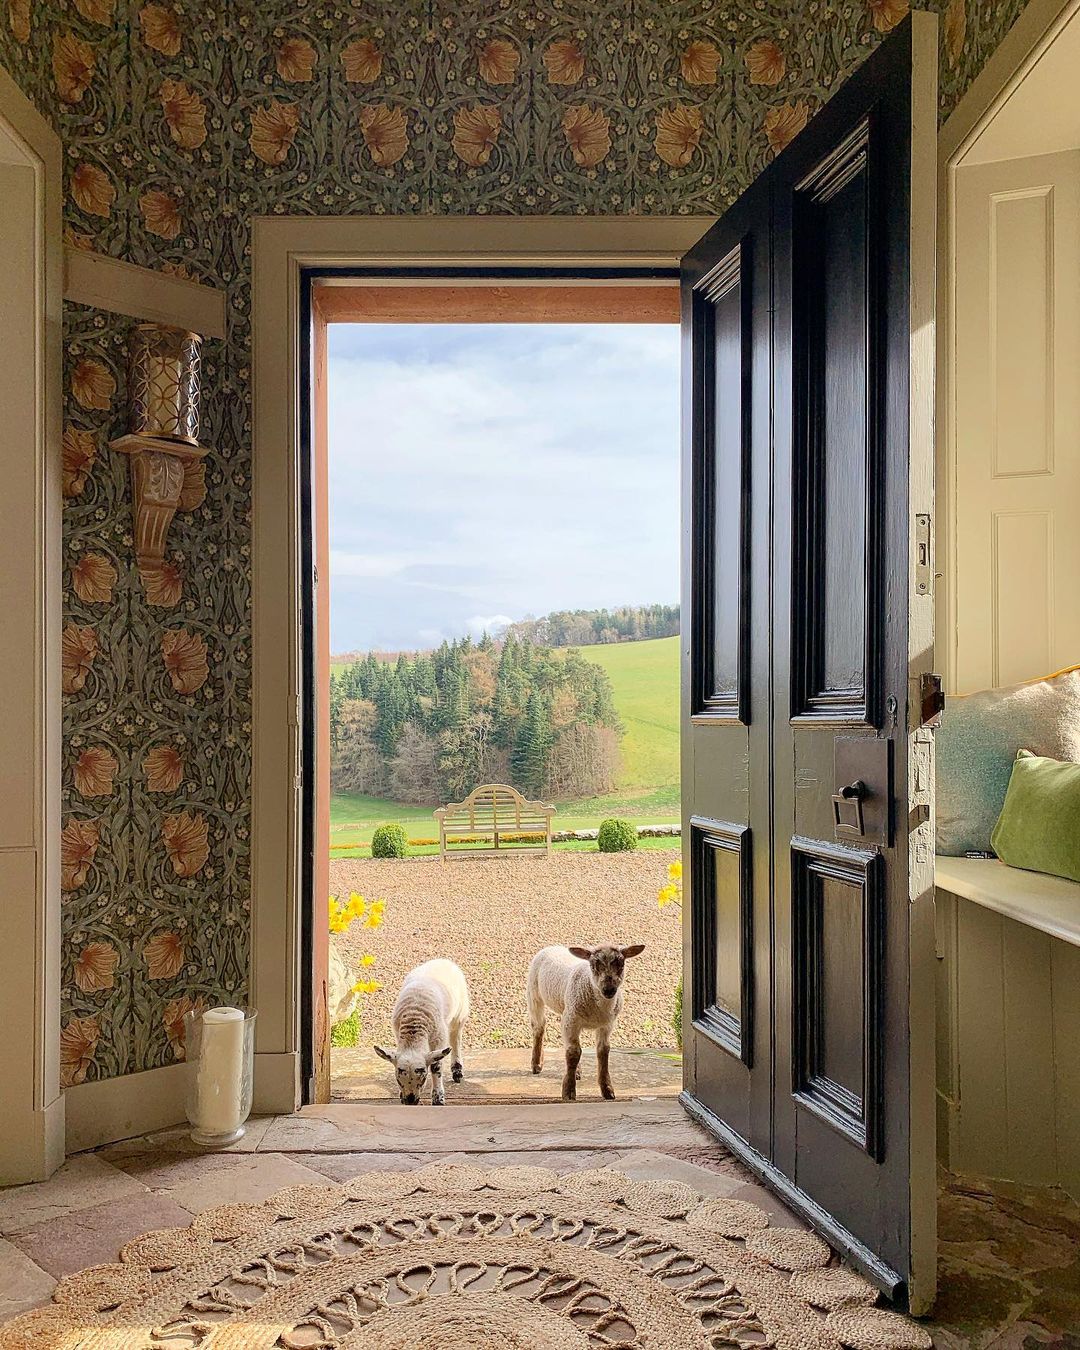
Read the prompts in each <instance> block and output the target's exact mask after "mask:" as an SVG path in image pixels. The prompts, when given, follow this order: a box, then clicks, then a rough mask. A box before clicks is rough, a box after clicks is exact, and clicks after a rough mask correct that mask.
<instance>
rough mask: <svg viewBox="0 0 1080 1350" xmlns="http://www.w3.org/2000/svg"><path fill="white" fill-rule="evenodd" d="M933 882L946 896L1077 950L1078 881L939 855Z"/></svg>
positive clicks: (1079, 921) (994, 861) (987, 860)
mask: <svg viewBox="0 0 1080 1350" xmlns="http://www.w3.org/2000/svg"><path fill="white" fill-rule="evenodd" d="M935 882H936V884H937V886H938V887H939V888H940V889H941V890H943V891H948V892H949V893H950V895H959V896H962V897H963V898H964V899H965V900H971V901H974V903H975V904H977V905H983V906H984V907H985V908H986V909H992V910H995V911H996V912H997V913H998V914H1003V915H1004V916H1005V917H1006V918H1008V919H1015V921H1016V922H1017V923H1023V924H1027V926H1028V927H1029V928H1037V929H1038V930H1039V931H1040V932H1042V933H1048V934H1049V935H1050V936H1051V937H1056V938H1060V939H1061V940H1062V942H1068V943H1071V944H1072V945H1073V946H1074V947H1080V882H1076V881H1066V880H1065V879H1064V878H1063V877H1051V876H1047V875H1046V874H1045V873H1042V872H1025V871H1022V870H1021V869H1020V868H1019V867H1007V866H1006V865H1005V863H1003V862H999V861H998V860H997V859H996V858H946V857H941V856H939V857H938V858H937V860H936V868H935Z"/></svg>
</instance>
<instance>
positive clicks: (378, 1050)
mask: <svg viewBox="0 0 1080 1350" xmlns="http://www.w3.org/2000/svg"><path fill="white" fill-rule="evenodd" d="M375 1053H376V1054H377V1055H378V1056H379V1058H380V1059H385V1060H386V1061H387V1063H388V1064H393V1062H394V1056H393V1055H392V1054H391V1053H390V1051H389V1050H384V1049H383V1048H382V1046H381V1045H377V1046H375Z"/></svg>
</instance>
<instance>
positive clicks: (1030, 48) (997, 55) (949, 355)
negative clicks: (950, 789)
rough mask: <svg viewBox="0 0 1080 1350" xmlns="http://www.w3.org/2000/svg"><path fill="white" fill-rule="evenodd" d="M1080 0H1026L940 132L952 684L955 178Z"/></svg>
mask: <svg viewBox="0 0 1080 1350" xmlns="http://www.w3.org/2000/svg"><path fill="white" fill-rule="evenodd" d="M1077 14H1080V0H1028V4H1027V6H1026V8H1025V9H1024V10H1023V12H1022V13H1021V14H1020V16H1019V18H1018V19H1017V20H1016V22H1015V23H1014V24H1013V26H1012V27H1011V28H1010V29H1009V31H1008V33H1006V35H1005V37H1004V38H1003V39H1002V41H1001V42H1000V43H999V45H998V46H997V47H996V48H995V50H994V52H993V54H992V55H991V57H990V59H989V60H988V61H987V63H986V65H985V66H983V68H982V70H981V71H980V72H979V74H978V76H977V77H976V78H975V79H974V80H973V81H972V83H971V86H970V87H969V88H968V90H967V92H966V93H965V94H964V96H963V98H962V99H961V100H960V102H959V103H958V104H957V105H956V107H955V108H954V109H953V111H952V113H951V114H950V116H949V118H948V119H947V121H946V122H945V124H944V125H943V126H942V128H941V131H940V133H939V135H938V307H937V313H938V345H937V399H938V426H939V435H938V441H937V468H936V477H937V485H936V497H937V522H936V527H935V533H936V540H935V547H936V554H937V562H938V569H939V574H940V575H939V582H938V588H937V620H936V625H935V627H936V631H937V662H938V670H939V672H940V674H941V676H942V679H943V681H944V687H945V689H946V690H949V689H951V688H952V679H953V675H954V672H955V669H956V642H957V628H956V619H957V610H956V590H955V578H956V555H955V532H954V531H953V530H952V529H951V528H950V527H951V523H952V515H951V513H952V507H953V503H954V502H955V501H956V436H957V420H956V399H955V394H954V390H955V380H954V370H955V364H956V257H955V255H956V180H957V172H958V170H959V168H960V165H961V163H962V161H963V159H964V156H965V155H966V154H967V152H968V150H970V149H971V147H972V145H973V144H974V142H975V141H976V140H977V139H978V137H979V136H980V135H981V134H982V132H983V131H984V130H985V129H986V128H987V126H989V124H990V123H991V122H992V121H993V120H994V118H995V117H996V116H997V114H998V113H999V112H1000V111H1001V109H1002V108H1003V107H1004V105H1005V104H1006V103H1007V102H1008V100H1009V98H1010V97H1011V96H1012V94H1013V93H1015V91H1016V89H1017V88H1018V87H1019V85H1020V84H1021V83H1022V82H1023V80H1024V79H1025V78H1026V77H1027V75H1028V74H1030V72H1031V71H1032V70H1033V69H1034V67H1035V66H1036V65H1037V64H1038V62H1039V61H1040V59H1041V58H1042V57H1043V56H1044V55H1045V53H1046V52H1047V50H1048V49H1049V48H1050V47H1051V46H1052V45H1053V43H1054V41H1055V40H1056V38H1057V37H1058V35H1059V34H1060V32H1061V30H1062V29H1063V28H1064V27H1065V25H1066V24H1067V23H1069V21H1070V20H1071V19H1073V18H1074V17H1075V16H1076V15H1077Z"/></svg>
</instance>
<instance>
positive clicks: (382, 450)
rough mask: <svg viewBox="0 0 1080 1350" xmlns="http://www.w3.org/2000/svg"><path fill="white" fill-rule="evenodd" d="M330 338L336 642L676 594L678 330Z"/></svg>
mask: <svg viewBox="0 0 1080 1350" xmlns="http://www.w3.org/2000/svg"><path fill="white" fill-rule="evenodd" d="M329 331H330V343H329V360H330V381H329V404H330V425H329V430H330V585H331V601H330V603H331V619H330V621H331V646H332V649H333V651H334V652H345V651H356V650H366V649H368V648H381V649H388V650H399V649H413V648H417V647H426V646H430V645H433V644H437V643H438V642H440V641H442V639H443V638H444V637H447V638H454V637H460V636H462V635H463V634H465V633H473V634H475V635H479V633H480V632H482V631H483V629H484V628H485V627H489V628H491V627H497V626H498V625H499V624H500V623H502V622H505V621H506V620H507V619H520V618H524V617H525V616H526V615H529V614H533V615H539V614H544V613H547V612H548V611H550V610H553V609H596V608H600V607H602V606H605V605H606V606H613V605H622V604H631V605H636V604H650V603H672V602H674V601H675V600H677V599H678V594H679V527H678V522H679V500H678V495H679V493H678V484H679V468H678V462H679V451H678V438H679V420H678V419H679V412H678V346H679V335H678V328H677V327H676V326H674V325H671V326H668V325H655V324H638V325H616V324H590V325H584V324H577V325H551V324H470V325H464V324H430V325H428V324H424V325H418V324H413V325H390V324H387V325H383V324H333V325H331V327H330V330H329Z"/></svg>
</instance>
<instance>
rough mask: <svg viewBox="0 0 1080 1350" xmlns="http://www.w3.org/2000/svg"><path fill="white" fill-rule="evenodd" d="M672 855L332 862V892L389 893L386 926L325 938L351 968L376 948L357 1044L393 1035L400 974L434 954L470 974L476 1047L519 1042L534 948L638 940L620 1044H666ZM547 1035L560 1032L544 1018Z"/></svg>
mask: <svg viewBox="0 0 1080 1350" xmlns="http://www.w3.org/2000/svg"><path fill="white" fill-rule="evenodd" d="M678 856H679V854H678V852H677V851H676V850H674V849H672V850H671V851H668V850H667V849H648V850H644V849H643V850H641V851H640V852H635V853H592V852H570V851H567V852H555V853H552V854H551V855H550V856H546V857H545V856H542V855H532V856H524V857H522V856H518V857H513V858H472V859H463V858H461V859H454V860H452V861H448V862H443V861H442V860H441V859H439V858H407V859H401V860H393V859H386V860H382V859H380V860H376V859H367V858H360V859H352V860H334V861H332V862H331V864H330V889H331V893H332V894H334V895H337V896H339V897H342V898H343V899H344V898H347V897H348V895H349V893H350V891H359V892H360V894H361V895H363V896H365V897H366V898H367V899H368V900H375V899H380V898H381V899H383V900H385V901H386V921H385V923H384V924H383V926H382V927H381V928H379V929H376V930H375V931H372V930H370V929H366V928H362V927H360V926H359V925H358V924H354V925H353V927H352V929H351V930H350V931H349V932H348V933H346V934H344V935H341V936H336V937H333V938H332V939H331V941H332V942H334V943H335V944H340V950H341V951H342V953H343V955H345V957H346V959H347V960H350V961H351V963H352V964H353V965H354V966H355V964H356V962H357V960H358V958H359V956H360V954H361V953H362V952H371V953H372V954H373V955H374V956H375V957H376V965H375V969H374V971H373V972H371V973H373V974H374V975H375V977H376V978H377V979H379V980H381V981H382V984H383V988H382V990H380V991H379V992H378V993H377V994H369V995H366V996H365V997H364V999H363V1002H362V1009H361V1015H362V1017H363V1021H364V1031H363V1041H364V1044H365V1045H370V1044H371V1042H372V1041H380V1042H385V1041H389V1040H392V1037H391V1035H390V1016H389V1014H390V1007H391V1005H392V1004H393V1001H394V998H395V997H396V994H397V990H398V987H399V985H400V982H401V979H402V977H403V976H404V974H405V973H406V971H408V970H410V969H411V968H412V967H413V966H415V965H418V964H419V963H420V962H421V961H426V960H428V959H430V958H431V957H434V956H447V957H449V958H450V959H451V960H453V961H456V962H457V963H458V965H460V966H461V968H462V970H464V972H465V975H466V978H467V979H468V981H469V993H470V998H471V1000H472V1017H471V1019H470V1022H469V1040H470V1041H471V1043H472V1044H473V1045H475V1046H478V1047H479V1046H525V1045H528V1044H529V1024H528V1014H527V1013H526V1010H525V975H526V971H527V970H528V966H529V961H530V960H531V959H532V956H533V953H534V952H536V951H538V950H539V949H540V948H541V947H545V946H548V945H549V944H551V943H556V942H565V943H581V944H583V945H588V946H594V945H596V944H597V943H599V942H617V943H619V944H620V945H626V944H628V943H631V942H644V943H645V952H644V954H643V955H642V956H639V957H636V958H634V960H632V961H629V962H627V980H626V998H625V1001H624V1003H623V1010H622V1015H621V1016H620V1019H619V1027H618V1030H617V1032H616V1037H615V1039H616V1044H618V1045H622V1046H638V1047H642V1048H645V1047H650V1048H652V1047H670V1046H672V1044H673V1043H674V1033H673V1032H672V1029H671V1012H672V1007H673V999H674V990H675V985H676V984H677V982H678V979H679V971H680V964H681V952H680V942H681V939H680V930H679V919H678V915H677V913H675V912H673V911H672V910H671V909H666V910H663V911H661V910H660V908H659V907H658V906H657V903H656V892H657V891H658V890H659V888H660V887H661V886H662V885H663V884H664V883H665V882H666V880H667V866H668V863H669V862H672V861H674V860H675V859H676V858H677V857H678ZM367 973H368V972H365V974H367ZM548 1038H549V1040H552V1041H553V1042H554V1041H555V1040H556V1039H557V1029H555V1030H553V1028H552V1026H551V1024H550V1023H549V1025H548ZM589 1039H590V1040H591V1037H590V1038H589Z"/></svg>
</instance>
